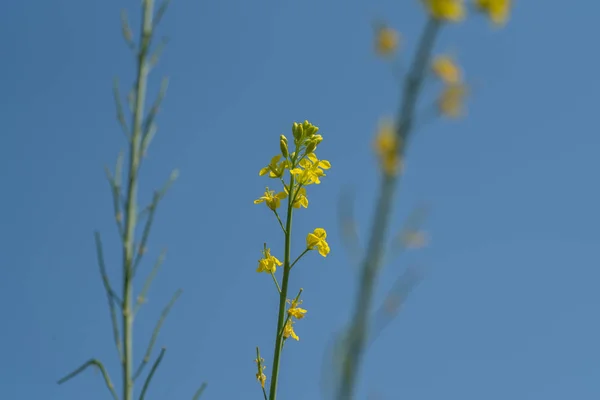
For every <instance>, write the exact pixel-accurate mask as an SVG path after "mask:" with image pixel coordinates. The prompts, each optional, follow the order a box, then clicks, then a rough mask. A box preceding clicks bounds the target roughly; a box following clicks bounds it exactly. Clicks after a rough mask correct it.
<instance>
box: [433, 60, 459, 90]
mask: <svg viewBox="0 0 600 400" xmlns="http://www.w3.org/2000/svg"><path fill="white" fill-rule="evenodd" d="M431 69H432V70H433V73H434V74H436V75H437V77H438V78H440V79H441V80H442V82H444V83H447V84H452V83H458V82H460V81H461V80H462V73H461V71H460V68H459V67H458V65H456V63H455V62H454V60H453V59H452V57H450V56H438V57H436V58H435V60H433V64H432V66H431Z"/></svg>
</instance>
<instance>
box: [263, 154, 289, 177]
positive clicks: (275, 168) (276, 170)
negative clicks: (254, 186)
mask: <svg viewBox="0 0 600 400" xmlns="http://www.w3.org/2000/svg"><path fill="white" fill-rule="evenodd" d="M280 159H281V154H278V155H276V156H275V157H273V158H272V159H271V162H270V163H269V165H267V166H266V167H264V168H262V169H261V170H260V171H259V172H258V175H260V176H263V175H265V174H266V173H267V172H268V173H269V178H281V177H282V176H283V173H284V172H285V169H286V168H288V167H289V162H288V160H283V161H281V162H279V160H280Z"/></svg>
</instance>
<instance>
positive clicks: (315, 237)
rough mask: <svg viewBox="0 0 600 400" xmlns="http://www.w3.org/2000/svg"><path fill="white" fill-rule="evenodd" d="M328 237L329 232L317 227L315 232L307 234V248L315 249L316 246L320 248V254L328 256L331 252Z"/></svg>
mask: <svg viewBox="0 0 600 400" xmlns="http://www.w3.org/2000/svg"><path fill="white" fill-rule="evenodd" d="M325 239H327V232H325V229H323V228H317V229H315V230H314V232H312V233H309V234H308V235H307V236H306V248H307V249H309V250H314V248H315V247H316V248H317V249H318V250H319V254H320V255H322V256H323V257H327V254H329V251H330V249H329V244H328V243H327V241H326V240H325Z"/></svg>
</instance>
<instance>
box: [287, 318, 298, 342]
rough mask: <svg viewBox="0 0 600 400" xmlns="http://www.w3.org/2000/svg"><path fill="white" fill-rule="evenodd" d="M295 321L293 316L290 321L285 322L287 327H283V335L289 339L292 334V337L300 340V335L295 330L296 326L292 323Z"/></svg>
mask: <svg viewBox="0 0 600 400" xmlns="http://www.w3.org/2000/svg"><path fill="white" fill-rule="evenodd" d="M293 323H294V321H292V319H291V318H290V319H288V321H287V322H286V324H285V327H284V328H283V337H284V338H286V339H287V338H289V337H290V336H291V337H292V339H295V340H300V338H299V337H298V335H296V332H294V327H293V325H292V324H293Z"/></svg>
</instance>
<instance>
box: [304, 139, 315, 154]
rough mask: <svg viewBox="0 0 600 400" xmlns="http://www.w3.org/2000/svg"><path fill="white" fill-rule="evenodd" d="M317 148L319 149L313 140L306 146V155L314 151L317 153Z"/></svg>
mask: <svg viewBox="0 0 600 400" xmlns="http://www.w3.org/2000/svg"><path fill="white" fill-rule="evenodd" d="M316 148H317V143H316V142H314V141H312V140H311V141H310V142H308V144H307V145H306V154H310V153H312V152H313V151H315V149H316Z"/></svg>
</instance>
